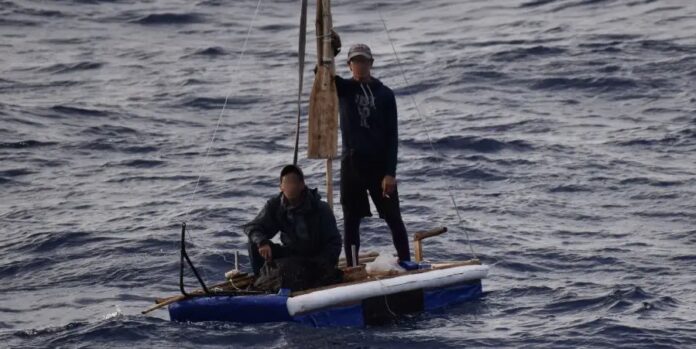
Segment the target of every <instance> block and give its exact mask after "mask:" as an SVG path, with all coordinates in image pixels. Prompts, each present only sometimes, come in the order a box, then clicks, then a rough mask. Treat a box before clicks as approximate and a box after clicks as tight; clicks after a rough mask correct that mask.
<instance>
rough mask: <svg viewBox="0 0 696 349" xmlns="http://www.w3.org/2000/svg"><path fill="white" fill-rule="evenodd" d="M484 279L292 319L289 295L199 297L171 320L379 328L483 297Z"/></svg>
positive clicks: (177, 306)
mask: <svg viewBox="0 0 696 349" xmlns="http://www.w3.org/2000/svg"><path fill="white" fill-rule="evenodd" d="M481 294H482V287H481V280H475V281H471V282H467V283H462V284H458V285H452V286H447V287H438V288H433V289H427V290H414V291H408V292H402V293H398V294H392V295H387V296H379V297H373V298H368V299H364V300H362V301H361V302H357V303H354V304H350V305H342V306H339V305H337V306H336V307H330V308H325V309H321V310H317V311H313V312H310V313H305V314H300V315H295V316H291V315H290V314H289V313H288V308H287V305H286V302H287V300H288V297H287V296H283V295H255V296H234V297H227V296H216V297H196V298H191V299H188V300H184V301H180V302H177V303H174V304H171V305H170V306H169V317H170V318H171V320H172V321H180V322H187V321H190V322H199V321H228V322H239V323H251V324H253V323H263V322H281V321H287V322H290V321H292V322H298V323H302V324H306V325H309V326H314V327H330V326H355V327H362V326H365V325H378V324H382V323H385V322H389V321H392V320H393V319H394V317H398V316H399V315H404V314H413V313H418V312H422V311H432V310H437V309H441V308H444V307H448V306H452V305H455V304H459V303H462V302H466V301H469V300H473V299H477V298H479V297H481Z"/></svg>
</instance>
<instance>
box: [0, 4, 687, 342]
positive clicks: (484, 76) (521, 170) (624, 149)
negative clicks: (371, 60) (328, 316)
mask: <svg viewBox="0 0 696 349" xmlns="http://www.w3.org/2000/svg"><path fill="white" fill-rule="evenodd" d="M255 14H256V15H255ZM333 14H334V25H335V28H336V30H337V31H338V32H339V33H340V34H341V35H342V39H343V42H344V44H345V45H346V46H347V45H349V44H351V43H355V42H365V43H367V44H369V45H370V46H371V47H372V48H373V51H374V53H375V56H376V62H375V69H374V75H375V76H377V77H379V78H380V79H382V80H383V81H384V82H385V83H386V84H387V85H389V86H391V87H392V88H393V89H394V91H395V92H396V94H397V103H398V107H399V111H400V114H399V127H400V130H399V131H400V148H399V165H398V170H397V178H398V179H399V183H400V192H401V203H402V210H403V215H404V219H405V221H406V224H407V227H408V229H409V231H410V232H414V231H417V230H420V229H429V228H432V227H435V226H439V225H445V226H448V227H449V228H450V232H449V233H447V234H445V235H442V236H440V237H438V238H433V239H430V240H428V241H426V244H425V254H426V256H427V257H428V258H430V259H432V260H455V259H464V258H468V257H470V255H471V253H470V250H469V247H468V244H467V239H466V233H467V232H468V233H469V235H470V237H471V244H472V246H473V248H474V251H475V253H476V254H477V255H478V256H479V258H480V259H481V260H482V261H483V262H484V263H485V264H488V265H490V266H491V270H490V275H489V278H488V279H486V280H484V291H485V295H484V297H483V298H482V299H480V300H478V301H475V302H470V303H466V304H463V305H460V306H457V307H453V308H451V309H447V311H443V312H439V313H430V314H421V315H418V316H414V317H412V318H406V319H403V320H402V321H400V322H399V323H397V324H394V325H390V326H385V327H370V328H363V329H346V328H326V329H314V328H307V327H303V326H300V325H296V324H268V325H255V326H246V325H240V324H222V323H204V324H180V323H172V322H169V321H168V315H167V313H166V311H165V310H160V311H157V312H154V313H151V314H150V315H148V316H143V315H140V311H141V310H143V309H145V308H146V307H148V306H150V305H151V304H152V302H153V300H154V298H155V297H161V296H166V295H174V294H177V292H178V291H177V281H178V280H177V273H178V269H177V268H178V252H179V251H178V246H179V245H178V234H179V224H180V223H181V222H182V221H186V222H187V223H188V225H189V228H190V231H191V236H190V239H189V242H188V243H189V253H190V255H191V257H192V258H193V259H194V261H195V262H196V264H197V266H198V268H199V269H201V271H202V273H203V275H204V278H205V279H206V280H208V281H209V282H216V281H219V280H220V279H222V274H223V273H224V272H225V271H227V270H229V269H231V268H233V263H232V261H233V255H234V251H236V250H239V251H242V258H241V262H242V267H243V268H247V267H248V261H247V259H246V257H245V256H244V255H245V238H244V236H243V234H242V233H241V231H240V226H241V224H243V223H244V222H246V221H248V220H249V219H251V218H252V217H253V216H254V215H255V213H256V212H257V211H258V210H259V209H260V207H261V206H262V205H263V202H264V201H265V199H266V198H267V197H269V196H270V195H273V194H274V193H276V192H277V190H278V189H277V175H278V172H279V170H280V168H281V167H282V166H283V165H284V164H286V163H288V162H291V161H292V149H293V137H294V122H295V121H294V118H295V113H296V104H295V103H296V94H297V83H298V78H297V69H298V66H297V59H298V56H297V45H298V44H297V41H298V40H297V33H298V24H299V1H296V0H293V1H289V0H274V1H268V0H262V1H260V2H258V1H257V0H200V1H183V0H176V1H175V0H166V1H165V0H149V1H136V0H111V1H106V0H104V1H100V0H63V1H40V0H2V1H0V198H1V200H0V283H1V284H2V286H1V287H0V343H1V344H0V347H11V348H15V347H17V348H23V347H28V348H43V347H45V348H100V347H111V348H133V347H137V348H152V347H182V348H226V347H242V346H244V347H248V346H258V347H263V348H284V347H303V348H304V347H336V346H340V347H351V348H352V347H360V348H365V347H393V348H404V347H433V348H441V347H457V348H459V347H469V348H522V347H527V348H693V347H696V292H694V290H695V289H696V247H695V246H696V189H695V188H696V186H695V185H696V155H695V154H696V93H695V90H696V84H695V83H694V81H696V2H694V1H692V0H665V1H653V0H486V1H483V0H431V1H401V0H388V1H386V0H385V1H380V2H379V3H377V2H374V1H369V0H353V1H343V0H334V1H333ZM309 16H310V20H309V24H310V25H309V33H308V35H309V37H310V40H308V54H307V59H308V62H309V63H308V65H307V69H306V71H305V82H306V83H305V88H304V89H303V94H302V97H303V101H304V113H303V114H306V104H307V99H308V95H309V90H310V87H309V86H310V85H311V68H312V67H313V64H314V62H315V61H316V57H315V55H314V52H315V48H314V41H313V40H311V38H312V36H313V35H314V32H313V16H314V1H310V10H309ZM380 16H381V17H382V18H384V20H385V23H386V25H387V27H388V29H389V36H387V33H386V32H385V29H384V25H383V23H382V21H381V19H380ZM253 18H255V20H253V22H252V19H253ZM250 23H251V25H250ZM247 33H248V41H247V40H245V39H246V38H247ZM390 38H391V41H390ZM245 41H246V44H245ZM392 42H393V44H394V47H395V49H396V51H397V52H398V55H399V61H400V62H401V64H399V63H398V62H397V59H396V58H395V56H394V54H393V52H392V48H391V43H392ZM346 51H347V50H346V49H344V53H343V54H342V55H341V56H339V58H338V62H339V65H338V72H339V73H340V74H341V75H343V76H348V74H349V73H348V71H347V67H346V66H345V64H344V62H345V52H346ZM402 70H403V73H404V74H403V75H402ZM404 76H406V80H408V83H407V82H406V81H405V79H404ZM227 96H229V100H228V103H227V105H226V108H225V110H224V111H222V105H223V104H224V101H225V98H226V97H227ZM414 102H415V103H416V104H415V105H414ZM416 105H417V107H416ZM418 111H420V113H419V112H418ZM218 120H219V127H217V128H216V125H218ZM216 130H217V131H216ZM302 131H303V137H302V143H303V146H302V149H301V152H300V155H301V156H300V157H301V160H300V165H301V166H302V167H303V168H304V169H305V172H306V174H307V177H308V179H307V181H308V183H309V184H310V185H311V186H317V187H320V188H322V189H321V190H322V192H324V190H323V186H324V174H323V171H324V164H323V162H322V161H316V160H308V159H306V158H305V156H304V154H305V149H306V148H305V147H304V143H305V139H306V136H304V135H305V134H306V133H305V132H306V128H305V127H303V128H302ZM213 134H215V137H214V142H211V139H212V138H213ZM431 141H432V147H431ZM338 166H339V164H338V162H336V163H335V166H334V167H335V168H338ZM335 177H336V180H337V179H338V176H337V175H336V176H335ZM197 183H198V184H197ZM450 193H451V195H452V196H453V197H454V198H455V199H456V200H455V201H456V202H457V205H458V207H459V212H460V214H461V216H462V220H461V221H460V220H459V219H458V218H457V214H456V211H455V209H454V207H453V205H452V203H451V200H450ZM337 200H338V197H336V198H335V201H336V202H337ZM336 213H337V218H338V219H339V225H340V226H341V227H342V224H341V223H340V219H341V217H342V214H341V212H340V210H337V212H336ZM363 227H364V229H363V233H362V236H363V250H386V251H391V250H392V249H393V248H392V247H391V245H390V244H391V239H390V235H389V233H388V231H387V228H386V226H385V225H384V224H383V223H382V222H381V221H379V220H378V219H368V220H366V221H365V222H364V223H363ZM195 286H196V285H195V282H194V281H193V279H190V281H189V287H195Z"/></svg>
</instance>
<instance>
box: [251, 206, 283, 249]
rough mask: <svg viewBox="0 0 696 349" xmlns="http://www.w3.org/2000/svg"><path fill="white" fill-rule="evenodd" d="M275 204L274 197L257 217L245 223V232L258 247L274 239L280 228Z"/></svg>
mask: <svg viewBox="0 0 696 349" xmlns="http://www.w3.org/2000/svg"><path fill="white" fill-rule="evenodd" d="M275 206H276V205H275V204H274V202H273V199H271V200H268V201H267V202H266V204H265V205H264V206H263V208H262V209H261V212H259V213H258V214H257V215H256V218H254V219H253V220H252V221H251V222H249V223H247V224H245V225H244V233H246V235H247V236H248V237H249V240H250V241H251V242H253V243H254V244H256V246H257V247H259V246H260V245H261V244H262V243H263V242H267V241H268V240H270V239H272V238H273V237H274V236H275V235H276V234H277V233H278V230H280V228H279V226H278V223H277V222H276V219H275V215H274V213H275V210H277V207H275Z"/></svg>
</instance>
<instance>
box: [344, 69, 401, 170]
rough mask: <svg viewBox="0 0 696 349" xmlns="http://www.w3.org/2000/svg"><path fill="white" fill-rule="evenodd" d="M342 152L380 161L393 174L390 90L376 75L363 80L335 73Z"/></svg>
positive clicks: (394, 119)
mask: <svg viewBox="0 0 696 349" xmlns="http://www.w3.org/2000/svg"><path fill="white" fill-rule="evenodd" d="M336 91H337V93H338V101H339V107H340V120H341V139H342V141H343V156H344V157H345V156H347V155H349V154H353V155H355V156H356V157H358V158H361V159H365V160H367V161H370V162H374V163H379V164H383V166H384V168H383V170H384V171H385V174H387V175H391V176H396V162H397V160H396V158H397V152H398V145H399V138H398V124H397V110H396V99H395V98H394V92H393V91H392V90H391V89H390V88H389V87H387V86H386V85H384V84H383V83H382V82H381V81H379V80H378V79H376V78H372V79H371V80H370V81H369V82H366V83H363V82H359V81H357V80H353V79H343V78H341V77H340V76H336Z"/></svg>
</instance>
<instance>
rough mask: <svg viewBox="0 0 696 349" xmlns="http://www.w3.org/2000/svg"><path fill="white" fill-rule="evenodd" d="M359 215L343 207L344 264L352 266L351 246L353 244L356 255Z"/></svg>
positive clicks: (358, 237) (358, 244) (357, 250)
mask: <svg viewBox="0 0 696 349" xmlns="http://www.w3.org/2000/svg"><path fill="white" fill-rule="evenodd" d="M360 220H361V217H360V216H356V215H355V214H354V213H351V212H348V210H346V209H345V206H344V209H343V229H344V231H343V251H344V252H345V253H346V265H347V266H349V267H352V266H353V265H354V263H353V246H355V253H356V255H357V254H358V253H359V251H360Z"/></svg>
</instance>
